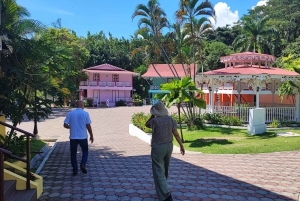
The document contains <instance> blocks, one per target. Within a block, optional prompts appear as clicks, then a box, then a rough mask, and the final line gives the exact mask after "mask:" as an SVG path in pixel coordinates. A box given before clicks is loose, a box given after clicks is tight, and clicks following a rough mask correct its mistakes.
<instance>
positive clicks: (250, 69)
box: [204, 52, 300, 77]
mask: <svg viewBox="0 0 300 201" xmlns="http://www.w3.org/2000/svg"><path fill="white" fill-rule="evenodd" d="M275 59H276V58H275V57H274V56H272V55H268V54H260V53H255V52H241V53H236V54H231V55H228V56H223V57H221V58H220V61H221V62H223V63H225V68H222V69H217V70H212V71H208V72H205V73H204V75H206V76H208V77H211V76H231V75H233V76H241V75H243V77H245V76H261V75H268V76H271V77H272V76H273V77H279V76H286V77H291V76H292V77H298V76H300V74H299V73H297V72H295V71H290V70H285V69H282V68H273V67H271V66H270V63H271V62H274V61H275ZM228 64H229V65H228ZM232 64H233V65H232Z"/></svg>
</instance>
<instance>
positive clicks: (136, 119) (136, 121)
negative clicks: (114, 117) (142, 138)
mask: <svg viewBox="0 0 300 201" xmlns="http://www.w3.org/2000/svg"><path fill="white" fill-rule="evenodd" d="M150 116H151V114H147V115H145V113H144V112H139V113H134V114H133V115H132V118H131V122H132V123H133V125H135V126H136V127H138V128H140V129H141V130H142V131H144V132H145V133H152V129H151V128H147V127H146V126H145V124H146V122H147V120H148V119H149V118H150Z"/></svg>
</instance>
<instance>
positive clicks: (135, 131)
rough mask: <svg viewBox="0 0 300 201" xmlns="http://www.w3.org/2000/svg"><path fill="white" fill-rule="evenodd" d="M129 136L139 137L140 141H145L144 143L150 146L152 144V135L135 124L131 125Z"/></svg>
mask: <svg viewBox="0 0 300 201" xmlns="http://www.w3.org/2000/svg"><path fill="white" fill-rule="evenodd" d="M129 134H130V135H132V136H136V137H138V138H139V139H141V140H143V141H144V142H147V143H148V144H151V138H152V137H151V135H148V134H147V133H145V132H144V131H142V130H141V129H139V128H138V127H136V126H135V125H133V124H129Z"/></svg>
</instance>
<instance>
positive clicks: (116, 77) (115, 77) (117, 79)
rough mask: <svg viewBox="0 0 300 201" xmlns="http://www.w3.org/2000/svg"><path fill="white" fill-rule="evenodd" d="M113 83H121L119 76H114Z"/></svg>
mask: <svg viewBox="0 0 300 201" xmlns="http://www.w3.org/2000/svg"><path fill="white" fill-rule="evenodd" d="M113 82H119V75H118V74H113Z"/></svg>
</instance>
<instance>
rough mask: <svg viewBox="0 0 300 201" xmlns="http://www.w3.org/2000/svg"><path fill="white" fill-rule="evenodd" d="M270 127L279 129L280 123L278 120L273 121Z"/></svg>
mask: <svg viewBox="0 0 300 201" xmlns="http://www.w3.org/2000/svg"><path fill="white" fill-rule="evenodd" d="M270 126H271V127H272V128H278V127H279V122H278V121H277V120H276V119H273V121H272V123H270Z"/></svg>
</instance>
